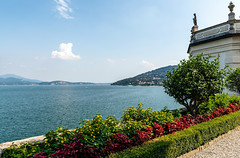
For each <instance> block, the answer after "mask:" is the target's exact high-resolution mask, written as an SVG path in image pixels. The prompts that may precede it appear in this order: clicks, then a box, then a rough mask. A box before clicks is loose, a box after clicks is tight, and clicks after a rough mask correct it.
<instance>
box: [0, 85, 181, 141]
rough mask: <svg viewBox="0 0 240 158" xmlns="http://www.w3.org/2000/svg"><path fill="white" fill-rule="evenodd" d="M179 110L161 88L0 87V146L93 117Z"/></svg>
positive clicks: (89, 86) (94, 86)
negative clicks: (142, 110) (141, 109)
mask: <svg viewBox="0 0 240 158" xmlns="http://www.w3.org/2000/svg"><path fill="white" fill-rule="evenodd" d="M139 102H142V103H143V107H144V108H147V107H149V106H151V107H152V108H153V110H155V111H156V110H161V109H162V108H163V107H164V106H167V107H168V108H169V109H176V108H180V107H181V106H180V105H179V104H177V103H176V102H175V101H174V99H173V98H170V97H169V96H168V95H167V94H165V93H164V89H163V87H124V86H110V85H83V86H0V143H2V142H7V141H12V140H18V139H23V138H27V137H32V136H38V135H43V134H45V133H46V132H47V131H49V130H56V129H57V127H59V126H64V127H66V128H69V129H72V128H74V127H76V126H79V123H80V122H81V120H82V119H91V118H93V117H94V116H95V115H96V114H97V113H100V114H101V115H103V117H106V116H107V115H115V116H116V117H117V118H118V119H120V118H121V116H122V112H123V110H124V109H127V108H128V107H129V106H135V107H136V106H137V105H138V103H139Z"/></svg>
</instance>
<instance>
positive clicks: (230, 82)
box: [226, 67, 240, 93]
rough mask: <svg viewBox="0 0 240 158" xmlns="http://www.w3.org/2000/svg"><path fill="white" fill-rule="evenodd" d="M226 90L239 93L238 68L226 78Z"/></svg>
mask: <svg viewBox="0 0 240 158" xmlns="http://www.w3.org/2000/svg"><path fill="white" fill-rule="evenodd" d="M226 81H227V88H229V89H230V90H231V91H234V92H237V93H240V68H239V67H238V68H236V69H235V70H233V71H232V72H231V73H230V74H229V75H228V76H227V80H226Z"/></svg>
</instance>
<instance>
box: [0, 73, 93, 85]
mask: <svg viewBox="0 0 240 158" xmlns="http://www.w3.org/2000/svg"><path fill="white" fill-rule="evenodd" d="M82 84H93V83H89V82H68V81H51V82H42V81H39V80H33V79H27V78H24V77H21V76H17V75H14V74H6V75H1V76H0V85H82Z"/></svg>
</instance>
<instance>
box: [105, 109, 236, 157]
mask: <svg viewBox="0 0 240 158" xmlns="http://www.w3.org/2000/svg"><path fill="white" fill-rule="evenodd" d="M238 125H240V111H238V112H235V113H231V114H229V115H224V116H222V117H218V118H215V119H213V120H210V121H207V122H204V123H201V124H198V125H195V126H191V127H190V128H188V129H185V130H182V131H178V132H175V133H173V134H169V135H165V136H162V137H158V138H155V139H154V140H152V141H148V142H145V143H144V144H143V145H141V146H136V147H133V148H132V149H126V150H124V151H122V152H118V153H115V154H111V155H110V156H109V157H112V158H115V157H129V158H134V157H138V158H154V157H163V158H175V157H177V156H180V155H183V154H184V153H186V152H189V151H191V150H193V149H196V148H198V147H199V146H201V145H203V144H205V143H207V142H209V141H210V140H212V139H214V138H216V137H217V136H219V135H221V134H223V133H226V132H228V131H229V130H231V129H234V128H235V127H236V126H238Z"/></svg>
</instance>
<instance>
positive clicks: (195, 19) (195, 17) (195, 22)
mask: <svg viewBox="0 0 240 158" xmlns="http://www.w3.org/2000/svg"><path fill="white" fill-rule="evenodd" d="M193 15H194V18H193V24H194V26H196V25H197V16H196V13H194V14H193Z"/></svg>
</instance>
